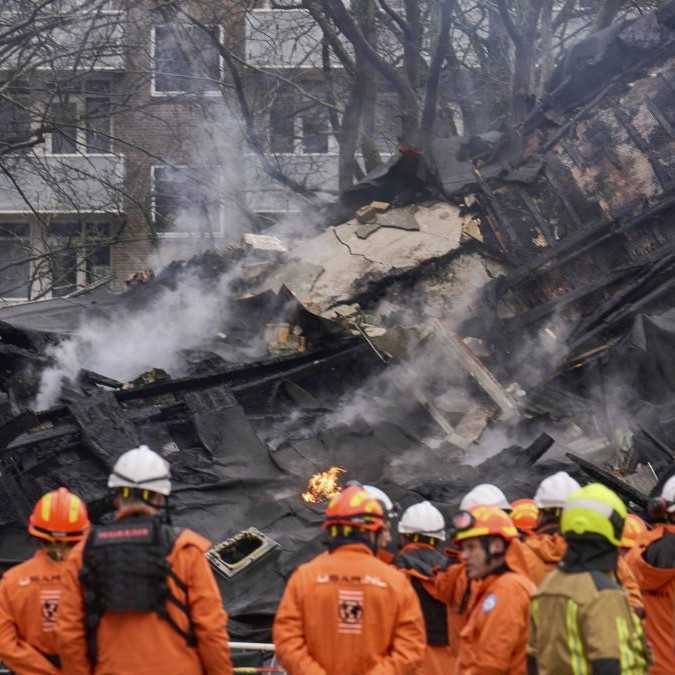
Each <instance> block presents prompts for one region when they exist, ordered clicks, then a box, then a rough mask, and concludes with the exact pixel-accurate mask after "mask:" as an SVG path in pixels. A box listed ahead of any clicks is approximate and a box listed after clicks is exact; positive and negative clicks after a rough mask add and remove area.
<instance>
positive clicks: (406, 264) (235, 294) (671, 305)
mask: <svg viewBox="0 0 675 675" xmlns="http://www.w3.org/2000/svg"><path fill="white" fill-rule="evenodd" d="M674 37H675V3H671V4H669V5H667V6H666V7H665V8H664V9H662V10H661V11H660V12H659V13H656V14H653V15H649V16H645V17H643V18H642V19H640V20H638V21H635V22H632V23H630V24H626V25H619V26H613V27H611V28H609V29H607V30H606V31H604V32H603V33H600V34H598V35H596V36H594V37H593V38H591V40H588V41H586V42H584V43H581V44H580V45H577V46H576V47H575V48H574V49H573V50H572V51H571V52H570V54H569V56H568V58H567V59H566V60H565V62H564V63H563V64H562V66H561V67H560V69H559V70H558V71H557V72H556V73H555V75H554V77H553V80H552V84H551V90H550V93H549V94H548V96H547V97H546V98H545V99H544V100H543V101H542V102H541V104H540V105H539V106H538V107H537V108H536V109H535V110H534V111H533V113H532V115H531V118H530V119H529V120H528V123H527V125H526V128H525V129H524V130H523V137H522V138H520V139H513V138H511V139H509V138H505V137H504V135H503V134H500V133H495V132H492V133H491V134H490V135H487V136H486V137H484V138H476V139H468V140H467V139H459V140H458V139H449V140H442V141H441V140H439V142H438V143H437V145H436V147H435V152H434V157H433V158H431V157H428V158H425V157H423V156H422V155H420V154H419V153H412V152H411V151H410V149H404V150H403V151H402V152H401V155H400V156H399V157H395V158H393V159H392V160H391V162H389V163H388V164H387V165H385V166H384V167H382V168H381V169H379V170H378V171H377V172H376V173H373V174H370V175H369V176H367V177H366V179H365V180H364V181H363V182H362V183H360V184H359V185H357V186H355V187H354V188H353V189H351V190H350V191H349V192H348V193H347V194H345V195H344V196H343V198H342V200H341V202H340V203H339V204H338V205H336V206H335V207H334V209H333V211H332V213H331V214H326V217H327V218H328V219H329V220H330V219H332V222H333V223H334V224H333V225H330V226H328V227H326V228H325V229H323V230H322V231H319V232H317V233H316V234H314V235H311V236H305V237H302V238H297V237H296V238H293V239H290V238H286V239H285V238H284V237H283V236H281V235H276V236H275V233H274V232H268V233H266V234H265V235H258V234H251V235H246V236H245V237H244V238H243V240H242V244H241V246H238V247H232V248H230V249H228V250H227V251H224V252H221V253H215V252H210V253H207V254H203V255H201V256H198V257H196V258H194V259H192V260H190V261H188V262H176V263H173V264H172V265H170V266H169V267H168V268H165V269H164V270H162V271H161V272H159V273H158V274H156V275H154V274H146V273H144V274H141V275H138V276H136V277H135V278H134V279H132V280H130V283H129V288H128V290H127V291H126V292H125V293H122V294H114V293H111V292H110V291H109V290H107V289H106V288H104V287H99V288H96V289H91V290H90V291H89V292H87V293H80V294H78V295H77V296H76V297H68V298H61V299H54V300H47V301H40V302H35V303H27V304H24V305H19V306H15V307H10V308H6V309H2V310H0V541H2V550H3V555H4V556H6V557H8V558H14V559H18V558H21V557H23V556H24V555H26V553H27V552H28V551H29V549H30V542H29V541H28V537H27V536H26V534H25V531H24V530H25V526H24V524H25V521H26V518H27V515H28V513H29V510H30V508H31V506H32V504H33V502H34V501H35V499H37V497H38V496H39V495H41V494H42V493H43V492H45V491H46V490H48V489H51V488H53V487H55V486H57V485H61V484H65V485H67V486H68V487H69V488H70V489H72V490H73V491H75V492H77V493H78V494H80V495H81V496H82V497H83V498H84V499H85V500H86V501H87V502H88V504H89V505H90V508H91V511H92V514H93V516H94V518H96V519H105V518H107V517H109V515H110V511H111V504H110V503H109V496H108V493H107V490H106V487H105V478H106V475H107V472H108V471H109V469H110V468H111V466H112V463H113V462H114V460H115V458H116V457H117V455H118V454H119V453H120V452H122V451H123V450H126V449H128V448H130V447H133V446H136V445H139V444H140V443H146V444H148V445H150V446H151V447H153V448H154V449H156V450H158V451H159V452H160V453H161V454H163V455H164V456H165V457H166V458H167V459H168V460H169V461H170V462H171V464H172V470H173V474H174V479H175V491H174V495H173V496H172V505H171V506H172V513H173V518H174V520H175V521H176V522H177V523H179V524H184V525H190V526H193V527H194V528H195V529H197V530H199V531H200V532H203V533H204V534H206V535H207V536H209V537H210V538H211V539H212V540H214V541H215V542H218V543H217V545H216V546H214V549H212V551H211V552H210V559H211V561H212V563H213V565H214V568H215V569H216V571H217V572H218V579H219V584H220V588H221V591H222V594H223V599H224V602H225V604H226V606H227V608H228V610H229V612H230V614H231V616H232V625H231V631H230V632H231V634H232V635H233V636H235V637H236V638H242V639H262V638H266V637H268V636H269V630H270V625H271V618H272V615H273V612H274V609H275V606H276V602H277V600H278V598H279V595H280V593H281V591H282V588H283V584H284V581H285V579H286V578H287V576H288V574H289V573H290V572H291V571H292V569H293V568H294V567H295V566H296V565H297V564H298V563H299V562H301V561H303V560H305V559H307V558H309V557H310V556H312V555H313V554H315V553H316V551H317V550H318V549H319V547H320V546H321V537H320V535H319V530H318V524H319V522H320V520H321V516H322V510H323V504H322V503H321V494H316V495H314V494H312V493H311V491H310V498H309V501H308V500H307V494H305V498H303V493H307V486H308V480H309V479H310V478H311V477H312V476H315V475H321V474H323V472H327V474H328V475H329V476H330V477H332V478H336V479H339V480H342V481H347V480H351V479H354V480H360V481H362V482H364V483H375V484H377V485H378V486H380V487H382V488H383V489H385V490H386V491H387V492H388V493H389V494H390V495H391V496H392V497H393V498H394V499H395V500H397V501H398V502H399V503H400V504H401V505H402V506H403V507H405V506H407V505H408V504H410V503H413V502H415V501H419V499H420V498H427V499H431V500H433V501H435V502H436V503H437V504H438V505H439V507H440V508H442V509H443V510H445V511H446V512H450V511H452V509H453V508H455V506H456V505H457V502H458V501H459V499H460V497H461V496H462V494H463V493H464V492H465V491H466V490H467V489H469V488H470V487H472V486H473V485H475V484H476V483H478V482H486V481H487V482H489V481H492V482H497V483H499V485H500V486H501V487H502V488H503V489H504V490H505V492H506V494H507V496H508V497H510V498H514V499H515V498H518V497H523V496H529V495H531V494H532V492H533V490H534V486H535V485H536V483H538V482H539V480H540V479H541V478H542V477H543V476H545V475H547V474H549V473H552V472H553V471H555V470H558V469H559V468H565V469H566V470H568V471H571V472H572V473H575V474H576V475H577V477H579V478H581V479H584V478H586V479H587V478H589V477H590V478H600V479H601V480H603V481H605V482H607V483H608V484H610V485H612V486H613V487H614V488H615V489H617V490H618V491H619V492H620V493H621V494H622V495H623V496H624V497H625V498H626V499H627V500H628V501H629V502H630V503H631V505H632V507H633V508H634V509H637V510H639V509H640V508H642V507H644V506H645V504H646V500H647V499H648V496H649V493H650V490H652V489H653V488H654V487H655V485H656V484H657V482H659V481H662V480H664V479H665V478H666V477H667V476H668V475H669V471H670V467H671V465H672V463H673V459H674V457H675V454H674V451H673V450H671V449H670V447H669V446H668V443H667V440H668V439H669V438H670V437H671V435H672V432H673V431H675V379H674V378H673V376H672V374H671V368H670V364H671V362H672V358H673V352H674V351H675V301H673V300H672V299H671V298H672V293H670V292H669V291H670V290H671V287H672V285H673V283H674V281H673V280H674V279H675V276H674V275H673V265H675V249H673V245H672V244H671V243H670V240H671V228H670V216H671V213H672V209H673V206H674V205H675V201H674V195H673V192H672V190H673V186H674V185H675V182H674V178H675V160H674V159H673V157H675V153H674V152H673V150H675V147H674V146H675V133H674V132H673V129H674V128H675V40H674V39H673V38H674ZM617 55H618V56H617ZM514 148H517V153H516V150H515V149H514ZM523 148H524V150H523ZM186 288H190V289H192V291H191V293H185V289H186ZM195 289H196V290H195ZM158 307H160V308H161V310H162V311H159V312H158V311H157V308H158ZM165 307H168V308H169V310H167V312H166V313H164V311H163V310H164V308H165ZM200 307H202V309H203V311H202V312H201V313H199V314H198V313H197V310H199V308H200ZM196 317H198V318H199V321H197V322H196V325H194V326H192V329H193V330H192V331H190V330H189V329H190V328H191V326H190V325H189V324H191V323H194V322H195V321H196ZM144 320H145V321H147V322H148V323H150V322H151V321H156V322H158V323H159V324H160V326H159V328H160V330H161V331H162V332H163V333H166V334H167V335H174V336H177V338H176V340H174V341H173V346H172V347H171V348H169V346H168V344H169V343H168V342H166V343H165V342H164V341H158V343H157V344H156V345H155V344H150V347H151V349H150V350H149V352H150V356H148V357H147V358H146V361H147V363H145V362H143V364H144V367H143V368H141V369H139V370H137V371H136V370H133V367H132V366H133V364H132V365H130V363H129V361H126V362H123V360H122V359H123V358H124V357H123V356H120V357H119V358H118V361H117V362H116V361H115V358H114V353H115V351H116V350H118V348H119V344H117V343H118V342H121V341H124V339H125V335H128V334H130V333H131V332H132V330H133V327H138V325H139V324H140V325H141V326H142V325H143V321H144ZM200 322H202V323H200ZM92 327H96V330H94V329H93V328H92ZM149 329H150V326H149V325H148V330H149ZM106 331H107V333H106ZM106 334H107V335H108V336H109V344H108V345H107V347H108V349H109V351H110V352H111V353H112V355H109V358H106V359H101V358H99V359H98V360H96V358H95V356H96V350H98V351H99V352H100V351H101V349H102V347H101V339H103V347H106V344H105V337H106ZM141 335H142V333H141ZM101 336H103V337H102V338H101ZM113 336H115V337H113ZM147 339H148V341H149V342H150V343H152V337H148V338H147ZM96 340H98V342H96ZM181 340H182V341H183V343H181V344H179V347H178V348H176V345H175V343H176V342H178V343H180V342H181ZM141 341H142V338H140V337H139V338H138V340H137V343H136V346H137V347H138V348H139V350H140V347H141V344H140V343H141ZM132 347H133V344H132ZM152 349H154V355H153V354H152ZM167 350H169V351H171V354H170V358H168V356H167V354H165V353H163V352H165V351H167ZM122 353H123V352H121V351H120V354H122ZM99 356H100V354H99ZM134 356H135V357H138V355H137V354H136V355H134ZM152 356H155V357H156V360H155V361H153V360H152ZM137 362H138V363H141V361H138V360H136V361H133V363H137ZM101 363H105V364H107V365H106V367H103V368H102V367H99V368H98V369H97V368H96V367H93V366H95V365H96V364H101ZM130 371H133V374H130ZM48 385H49V386H48ZM47 394H49V395H47ZM337 468H339V469H340V471H337ZM331 469H335V470H333V471H332V472H331ZM315 484H317V485H318V484H321V481H316V482H315Z"/></svg>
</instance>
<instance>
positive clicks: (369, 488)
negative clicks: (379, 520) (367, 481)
mask: <svg viewBox="0 0 675 675" xmlns="http://www.w3.org/2000/svg"><path fill="white" fill-rule="evenodd" d="M361 487H362V488H363V489H364V490H365V491H366V492H367V493H368V494H369V495H370V496H371V497H374V498H375V499H377V501H378V502H382V504H383V505H384V510H385V511H386V512H387V515H389V516H390V515H391V514H392V513H393V511H394V502H392V501H391V499H389V495H388V494H387V493H386V492H383V491H382V490H380V488H378V487H375V486H374V485H362V486H361Z"/></svg>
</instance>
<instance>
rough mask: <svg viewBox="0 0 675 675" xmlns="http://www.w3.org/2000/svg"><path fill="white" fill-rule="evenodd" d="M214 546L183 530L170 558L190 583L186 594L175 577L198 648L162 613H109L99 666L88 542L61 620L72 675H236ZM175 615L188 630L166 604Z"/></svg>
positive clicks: (70, 580)
mask: <svg viewBox="0 0 675 675" xmlns="http://www.w3.org/2000/svg"><path fill="white" fill-rule="evenodd" d="M209 546H210V545H209V542H208V541H207V540H206V539H204V538H203V537H201V536H199V535H198V534H196V533H194V532H192V531H191V530H183V531H182V532H181V534H180V535H179V536H178V538H177V540H176V542H175V544H174V546H173V549H172V550H171V553H170V554H169V555H168V556H167V560H168V561H169V562H170V564H171V566H172V568H173V570H174V572H175V573H176V575H177V576H178V577H179V578H180V579H181V580H182V581H183V582H184V583H185V584H186V585H187V593H184V592H183V591H181V590H180V589H179V588H178V586H177V585H176V584H175V583H174V581H173V579H171V578H169V581H168V584H169V588H170V589H171V592H172V593H173V594H174V595H175V596H176V597H177V598H178V599H179V600H180V601H181V602H184V603H187V604H188V605H189V607H190V616H191V618H192V622H193V626H194V632H195V635H196V637H197V646H196V648H194V647H189V646H188V645H187V643H186V641H185V638H184V637H182V636H181V635H179V634H178V633H177V632H176V631H175V630H174V629H173V628H172V627H171V626H170V625H169V624H168V623H167V622H166V621H165V620H163V619H162V618H160V616H159V615H158V614H157V613H156V612H119V613H112V612H109V613H107V614H104V615H103V618H102V619H101V622H100V624H99V627H98V631H97V650H98V651H97V662H96V666H95V668H92V667H91V665H90V663H89V660H88V658H87V641H86V631H85V623H84V621H85V608H84V604H83V599H82V588H81V586H80V581H79V573H80V570H81V569H82V553H83V548H84V542H81V543H79V544H78V545H77V546H76V547H75V549H74V550H73V552H72V554H71V555H70V557H69V559H68V562H67V567H66V575H65V583H64V591H63V595H62V598H61V607H60V609H59V618H58V626H57V632H58V642H59V656H60V657H61V663H62V667H63V671H64V673H68V675H92V673H93V674H94V675H167V674H168V673H171V675H203V674H204V673H205V674H206V675H231V673H232V664H231V661H230V653H229V643H228V634H227V614H226V612H225V610H224V609H223V606H222V601H221V597H220V592H219V590H218V586H217V584H216V581H215V579H214V578H213V573H212V572H211V568H210V567H209V564H208V562H207V560H206V558H205V557H204V553H205V552H206V551H207V550H208V549H209ZM166 606H167V609H168V612H169V614H170V615H171V616H172V617H173V619H174V621H176V623H177V624H178V625H179V626H180V627H181V628H182V629H183V630H187V629H188V620H187V617H186V616H185V613H184V612H182V611H181V610H179V609H177V608H175V607H174V606H173V605H172V604H171V603H169V602H167V604H166Z"/></svg>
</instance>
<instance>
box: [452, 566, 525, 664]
mask: <svg viewBox="0 0 675 675" xmlns="http://www.w3.org/2000/svg"><path fill="white" fill-rule="evenodd" d="M474 586H475V588H474V591H473V592H472V595H471V604H470V607H469V618H468V620H467V622H466V625H465V626H464V628H463V629H462V632H461V634H460V642H459V656H458V659H457V667H456V670H455V674H456V675H524V674H525V671H526V658H527V655H526V652H527V635H528V624H529V612H530V598H531V596H532V594H533V593H534V591H535V587H534V584H533V583H532V582H531V581H530V580H529V579H528V578H527V577H524V576H523V575H521V574H516V573H515V572H505V573H503V574H497V575H491V576H489V577H486V578H485V579H482V580H480V581H479V582H477V583H475V584H474Z"/></svg>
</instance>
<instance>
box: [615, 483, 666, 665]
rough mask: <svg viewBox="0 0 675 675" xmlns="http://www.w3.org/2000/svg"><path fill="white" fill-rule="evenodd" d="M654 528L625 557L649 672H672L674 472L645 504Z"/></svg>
mask: <svg viewBox="0 0 675 675" xmlns="http://www.w3.org/2000/svg"><path fill="white" fill-rule="evenodd" d="M649 515H650V517H651V518H652V520H653V521H654V522H655V524H654V528H653V529H652V530H651V531H650V532H648V533H647V534H645V535H644V536H643V537H642V541H641V546H635V547H633V548H632V549H631V550H630V552H629V553H628V555H627V556H626V560H627V562H628V564H629V565H630V566H631V569H632V570H633V572H634V574H635V577H636V579H637V582H638V584H639V586H640V589H641V590H642V597H643V598H644V603H645V632H646V633H647V639H648V640H649V644H650V646H651V648H652V654H653V656H654V665H653V666H652V668H651V670H650V671H649V673H650V675H672V673H675V642H674V641H673V629H674V622H673V605H674V603H675V476H673V477H671V478H669V479H668V480H667V481H666V482H665V484H664V485H663V488H662V490H661V495H660V497H658V498H656V499H655V500H652V501H651V502H650V504H649Z"/></svg>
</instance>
